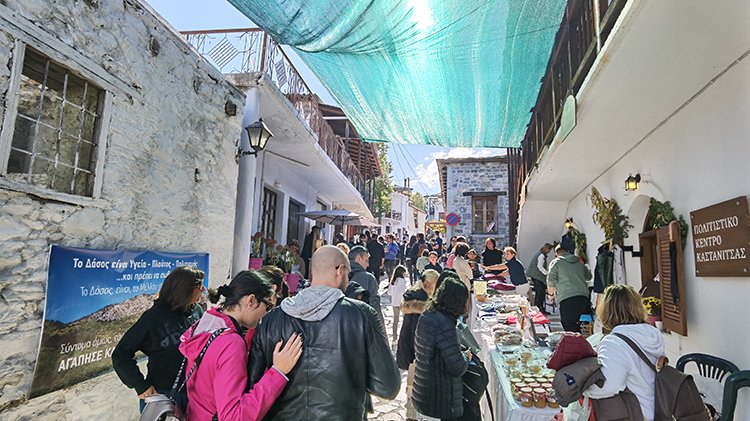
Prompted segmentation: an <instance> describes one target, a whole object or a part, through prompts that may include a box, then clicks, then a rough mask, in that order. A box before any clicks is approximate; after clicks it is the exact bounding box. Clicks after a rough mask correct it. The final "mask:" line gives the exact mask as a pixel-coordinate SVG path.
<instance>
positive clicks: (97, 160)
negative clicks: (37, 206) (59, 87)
mask: <svg viewBox="0 0 750 421" xmlns="http://www.w3.org/2000/svg"><path fill="white" fill-rule="evenodd" d="M1 21H2V20H0V22H1ZM27 48H31V49H33V50H34V54H36V55H39V56H41V57H43V58H44V59H46V60H48V62H49V63H54V64H55V65H57V66H60V67H62V68H64V69H65V70H66V71H67V72H69V73H70V74H71V75H74V76H75V77H77V78H79V79H82V80H83V81H85V83H87V84H89V85H91V86H94V87H96V89H98V90H99V91H100V94H99V100H98V104H97V118H96V121H95V124H94V136H93V138H92V142H91V143H92V144H93V146H92V148H93V151H92V154H91V155H92V156H91V158H90V159H91V165H90V166H89V169H88V171H90V173H91V175H90V177H91V178H92V179H91V180H89V187H88V188H87V189H86V195H79V194H74V193H68V192H61V191H58V190H55V189H53V188H51V187H49V186H47V187H42V186H39V185H37V184H34V183H31V182H30V181H29V180H28V179H27V180H14V179H11V178H9V177H7V174H8V164H9V160H10V155H11V151H12V143H13V134H14V132H15V130H16V119H17V117H18V115H19V113H18V101H19V96H20V93H21V77H22V73H23V70H24V61H25V57H26V52H27ZM12 57H13V59H12V62H11V75H10V80H9V88H8V93H7V96H6V98H7V99H6V108H5V115H4V116H3V120H2V128H1V129H0V187H4V188H8V189H10V190H16V191H21V192H26V193H32V194H34V195H36V196H40V197H43V198H45V199H51V200H55V201H60V202H65V203H72V204H76V205H103V204H101V203H98V201H97V200H96V199H98V198H99V197H100V196H101V191H102V173H103V171H104V157H105V153H106V143H107V142H106V139H107V136H108V135H109V130H108V129H109V123H110V119H111V114H112V92H110V91H109V90H108V89H106V88H104V87H102V86H101V84H100V83H98V82H99V80H97V79H96V78H92V77H90V75H87V74H82V73H81V72H78V71H76V70H75V69H74V66H70V65H69V64H71V63H69V62H67V61H63V60H60V59H59V57H55V56H54V55H53V54H49V51H48V50H45V49H43V48H37V46H36V45H31V44H30V43H27V42H24V40H19V39H17V40H16V41H15V43H14V46H13V53H12Z"/></svg>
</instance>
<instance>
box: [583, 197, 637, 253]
mask: <svg viewBox="0 0 750 421" xmlns="http://www.w3.org/2000/svg"><path fill="white" fill-rule="evenodd" d="M587 199H588V200H589V203H590V204H591V207H592V208H594V214H593V215H592V219H593V220H594V223H595V224H596V225H598V226H599V228H601V229H602V231H604V242H605V243H612V244H617V245H620V246H622V245H623V243H624V242H625V239H626V238H628V230H629V229H630V228H633V226H632V225H630V222H629V220H628V217H627V215H624V214H623V213H622V209H620V205H618V204H617V202H616V201H615V199H610V198H607V197H603V196H602V195H601V193H599V190H597V189H596V187H591V194H590V195H588V197H587Z"/></svg>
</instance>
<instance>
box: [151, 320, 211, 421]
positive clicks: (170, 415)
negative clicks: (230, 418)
mask: <svg viewBox="0 0 750 421" xmlns="http://www.w3.org/2000/svg"><path fill="white" fill-rule="evenodd" d="M196 324H197V322H196ZM225 330H226V329H217V330H215V331H214V332H213V333H212V334H211V336H210V337H209V338H208V342H206V345H204V346H203V349H202V350H201V353H200V354H198V358H196V359H195V363H193V368H191V369H190V371H189V372H188V374H187V376H185V380H184V381H183V382H182V384H180V378H181V377H182V374H183V373H184V372H185V363H186V362H187V358H183V360H182V365H181V366H180V371H178V372H177V378H175V379H174V384H173V385H172V390H171V391H170V392H169V395H167V396H165V395H161V394H156V395H153V396H149V397H147V398H146V399H144V402H145V403H146V406H145V407H144V408H143V412H141V418H140V421H182V420H186V419H187V417H186V416H185V413H184V410H185V409H187V408H181V407H180V405H177V402H175V400H174V397H175V395H177V394H178V393H180V390H182V388H183V387H185V385H187V382H188V379H189V378H190V376H191V375H192V374H193V373H194V372H195V369H196V368H198V365H199V364H200V362H201V360H203V355H204V354H205V353H206V350H207V349H208V346H209V345H211V342H213V341H214V339H216V337H217V336H219V335H221V333H222V332H224V331H225ZM214 419H216V416H215V415H214Z"/></svg>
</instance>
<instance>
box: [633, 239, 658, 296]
mask: <svg viewBox="0 0 750 421" xmlns="http://www.w3.org/2000/svg"><path fill="white" fill-rule="evenodd" d="M638 243H639V244H640V248H641V253H642V254H643V255H642V256H641V289H640V292H641V295H643V296H644V297H656V298H661V289H660V287H659V283H658V282H656V281H655V280H654V278H655V277H656V275H657V274H658V273H659V266H658V264H657V262H658V261H659V260H658V256H657V251H656V231H655V230H651V231H646V232H644V233H641V234H639V235H638Z"/></svg>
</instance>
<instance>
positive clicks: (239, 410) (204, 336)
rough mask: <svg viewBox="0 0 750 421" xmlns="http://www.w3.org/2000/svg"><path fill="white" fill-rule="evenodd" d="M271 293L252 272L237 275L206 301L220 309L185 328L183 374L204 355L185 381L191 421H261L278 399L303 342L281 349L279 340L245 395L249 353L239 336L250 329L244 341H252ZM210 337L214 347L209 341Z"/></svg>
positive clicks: (269, 305)
mask: <svg viewBox="0 0 750 421" xmlns="http://www.w3.org/2000/svg"><path fill="white" fill-rule="evenodd" d="M273 293H274V292H273V287H272V285H271V282H269V280H268V279H267V278H266V277H265V276H263V275H261V274H259V273H258V272H255V271H251V270H245V271H242V272H240V273H238V274H237V276H235V277H234V279H232V282H230V283H229V285H222V286H220V287H219V289H218V290H216V291H209V296H208V298H209V300H210V301H211V302H212V303H218V304H219V305H218V307H216V308H212V309H210V310H208V311H207V312H206V314H204V315H203V317H202V318H201V320H200V322H198V323H197V324H196V325H195V326H193V327H191V328H190V329H188V330H187V331H186V332H185V333H184V334H183V335H182V338H181V340H182V345H180V352H182V354H183V355H184V356H185V358H187V364H186V365H185V367H186V370H187V367H193V365H194V364H195V362H196V359H197V358H198V357H199V355H201V353H203V359H202V360H201V361H200V364H199V366H198V368H197V369H195V371H194V372H193V374H192V375H191V377H190V379H189V380H188V382H187V392H188V397H189V401H188V406H187V418H188V419H190V420H191V421H209V420H211V419H213V418H214V417H218V419H220V420H222V421H232V420H244V421H247V420H260V419H261V418H263V416H264V415H265V414H266V412H268V409H269V408H270V407H271V405H272V404H273V402H274V401H275V400H276V398H278V396H279V395H280V394H281V391H282V390H283V389H284V386H286V383H287V381H288V379H287V377H286V374H288V373H289V372H290V371H291V370H292V368H294V366H295V365H296V364H297V361H298V360H299V357H300V355H302V338H301V337H300V336H298V335H297V334H294V335H292V336H291V338H289V340H288V341H287V343H286V345H285V346H284V347H283V348H282V342H283V341H281V340H280V341H279V342H278V343H277V344H276V348H275V349H274V352H273V366H272V367H271V368H269V369H268V370H266V372H265V374H263V377H262V378H261V379H260V381H259V382H258V383H256V384H255V385H254V386H253V388H252V390H250V391H249V392H247V393H245V388H246V387H247V361H248V356H249V351H250V350H249V349H248V346H247V343H246V342H245V339H244V338H243V337H242V334H241V331H242V330H243V328H246V329H249V331H248V333H247V336H248V338H252V336H253V333H254V332H255V327H256V326H257V325H258V322H259V321H260V319H261V317H263V316H264V315H265V314H266V313H267V312H268V311H270V310H271V309H272V308H273V303H272V302H271V300H272V299H273ZM217 332H220V333H219V334H218V336H215V337H214V335H215V334H216V333H217ZM211 337H214V340H213V342H209V339H210V338H211ZM204 350H205V351H204Z"/></svg>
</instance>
